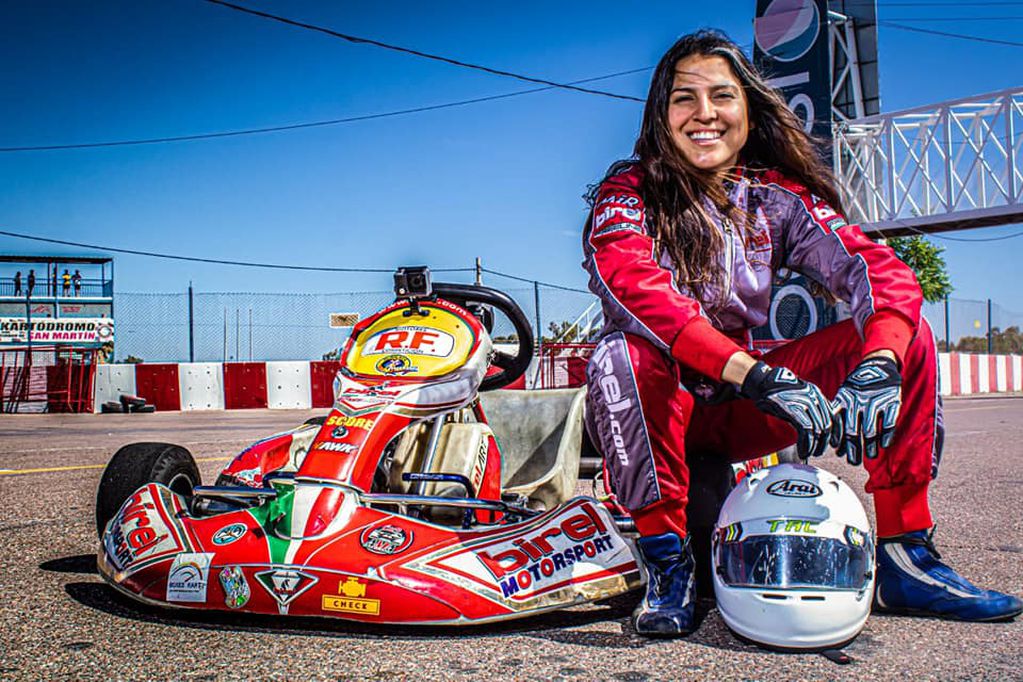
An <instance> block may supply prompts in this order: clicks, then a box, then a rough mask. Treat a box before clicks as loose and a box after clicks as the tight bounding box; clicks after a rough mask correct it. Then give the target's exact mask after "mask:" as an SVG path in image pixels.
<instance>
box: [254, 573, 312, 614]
mask: <svg viewBox="0 0 1023 682" xmlns="http://www.w3.org/2000/svg"><path fill="white" fill-rule="evenodd" d="M256 580H257V581H258V582H259V584H260V585H262V586H263V589H265V590H266V591H267V592H269V593H270V596H271V597H273V598H274V601H276V602H277V610H278V611H279V612H280V613H281V615H287V613H288V606H289V605H290V604H291V602H293V601H295V599H297V598H298V596H299V595H300V594H302V593H303V592H305V591H306V590H308V589H309V588H310V587H312V586H313V585H315V584H316V582H317V580H319V579H318V578H317V577H316V576H315V575H310V574H309V573H306V572H304V571H299V570H296V569H288V568H274V569H271V570H269V571H260V572H259V573H257V574H256Z"/></svg>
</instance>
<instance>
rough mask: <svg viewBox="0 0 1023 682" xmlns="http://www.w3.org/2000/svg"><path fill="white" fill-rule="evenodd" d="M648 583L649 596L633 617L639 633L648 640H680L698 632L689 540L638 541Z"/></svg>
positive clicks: (656, 538)
mask: <svg viewBox="0 0 1023 682" xmlns="http://www.w3.org/2000/svg"><path fill="white" fill-rule="evenodd" d="M638 544H639V551H640V554H642V555H643V561H644V563H645V564H646V570H647V575H648V576H649V581H648V582H647V586H646V596H644V597H643V601H641V602H640V603H639V606H637V607H636V610H635V611H634V612H633V614H632V621H633V624H634V625H635V626H636V632H638V633H639V634H641V635H647V636H648V637H679V636H681V635H687V634H689V633H690V632H692V631H693V630H695V629H696V594H695V592H694V589H693V588H694V582H695V579H694V577H695V576H694V574H695V571H696V562H694V561H693V553H692V550H690V548H689V538H686V539H685V540H682V539H681V538H679V536H678V535H676V534H675V533H662V534H661V535H650V536H648V537H641V538H640V539H639V542H638Z"/></svg>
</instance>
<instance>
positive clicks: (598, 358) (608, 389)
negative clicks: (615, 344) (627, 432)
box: [593, 344, 632, 467]
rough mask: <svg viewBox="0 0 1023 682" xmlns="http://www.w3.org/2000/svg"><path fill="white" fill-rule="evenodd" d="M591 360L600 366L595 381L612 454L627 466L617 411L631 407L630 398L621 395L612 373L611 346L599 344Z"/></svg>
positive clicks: (626, 452)
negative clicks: (611, 446)
mask: <svg viewBox="0 0 1023 682" xmlns="http://www.w3.org/2000/svg"><path fill="white" fill-rule="evenodd" d="M593 362H594V364H596V366H597V367H599V368H600V372H601V374H600V378H599V379H598V380H597V383H598V384H599V386H600V392H601V393H602V394H603V396H604V402H605V403H606V405H607V413H608V422H609V424H610V427H611V438H612V440H613V441H614V453H612V454H614V456H615V457H617V458H618V461H619V463H621V465H622V466H623V467H627V466H629V452H628V451H627V450H626V449H625V439H624V438H623V437H622V422H621V420H619V418H618V413H619V412H622V411H623V410H628V409H629V408H630V407H632V398H623V397H622V387H621V384H619V383H618V377H616V376H615V373H614V363H613V362H612V360H611V347H610V345H609V344H602V345H600V346H599V349H598V351H597V354H596V355H594V356H593Z"/></svg>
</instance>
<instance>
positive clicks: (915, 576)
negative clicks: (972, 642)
mask: <svg viewBox="0 0 1023 682" xmlns="http://www.w3.org/2000/svg"><path fill="white" fill-rule="evenodd" d="M933 535H934V530H933V529H932V530H931V531H926V530H918V531H914V532H912V533H906V534H905V535H898V536H896V537H892V538H878V548H877V587H876V589H875V591H874V608H875V610H878V611H887V612H890V613H902V614H907V615H916V616H935V617H938V618H953V619H956V620H969V621H993V620H1009V619H1011V618H1013V617H1015V616H1018V615H1019V614H1020V612H1023V602H1021V601H1020V600H1019V599H1018V598H1016V597H1013V596H1012V595H1009V594H1002V593H1001V592H994V591H992V590H982V589H980V588H979V587H977V586H975V585H973V584H972V583H970V582H969V581H968V580H966V579H965V578H963V577H962V576H961V575H959V574H958V573H956V572H955V571H954V570H953V569H951V568H950V567H949V566H947V565H945V564H943V563H942V562H941V561H939V559H941V555H940V554H938V550H937V549H935V547H934V543H933V542H932V540H931V538H932V536H933Z"/></svg>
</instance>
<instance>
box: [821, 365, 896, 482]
mask: <svg viewBox="0 0 1023 682" xmlns="http://www.w3.org/2000/svg"><path fill="white" fill-rule="evenodd" d="M901 403H902V376H901V375H900V374H899V366H898V364H897V363H896V362H895V361H894V360H892V359H891V358H886V357H873V358H868V359H866V360H864V361H863V362H861V363H860V364H858V365H857V366H856V369H854V370H853V371H852V373H850V374H849V376H848V378H846V380H845V383H843V384H842V386H841V387H840V388H839V389H838V393H836V394H835V399H834V401H832V406H833V407H834V409H835V412H836V419H837V420H838V421H839V422H841V424H842V427H843V431H844V433H837V432H836V433H835V434H832V437H831V445H832V447H835V448H838V456H839V457H842V456H845V458H846V459H848V460H849V463H850V464H852V465H853V466H858V465H859V464H861V463H862V462H863V456H864V455H866V456H867V458H868V459H874V458H875V457H877V453H878V447H879V446H880V447H882V448H886V447H888V446H889V445H890V444H891V442H892V437H893V436H894V435H895V424H896V422H898V419H899V406H900V404H901Z"/></svg>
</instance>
